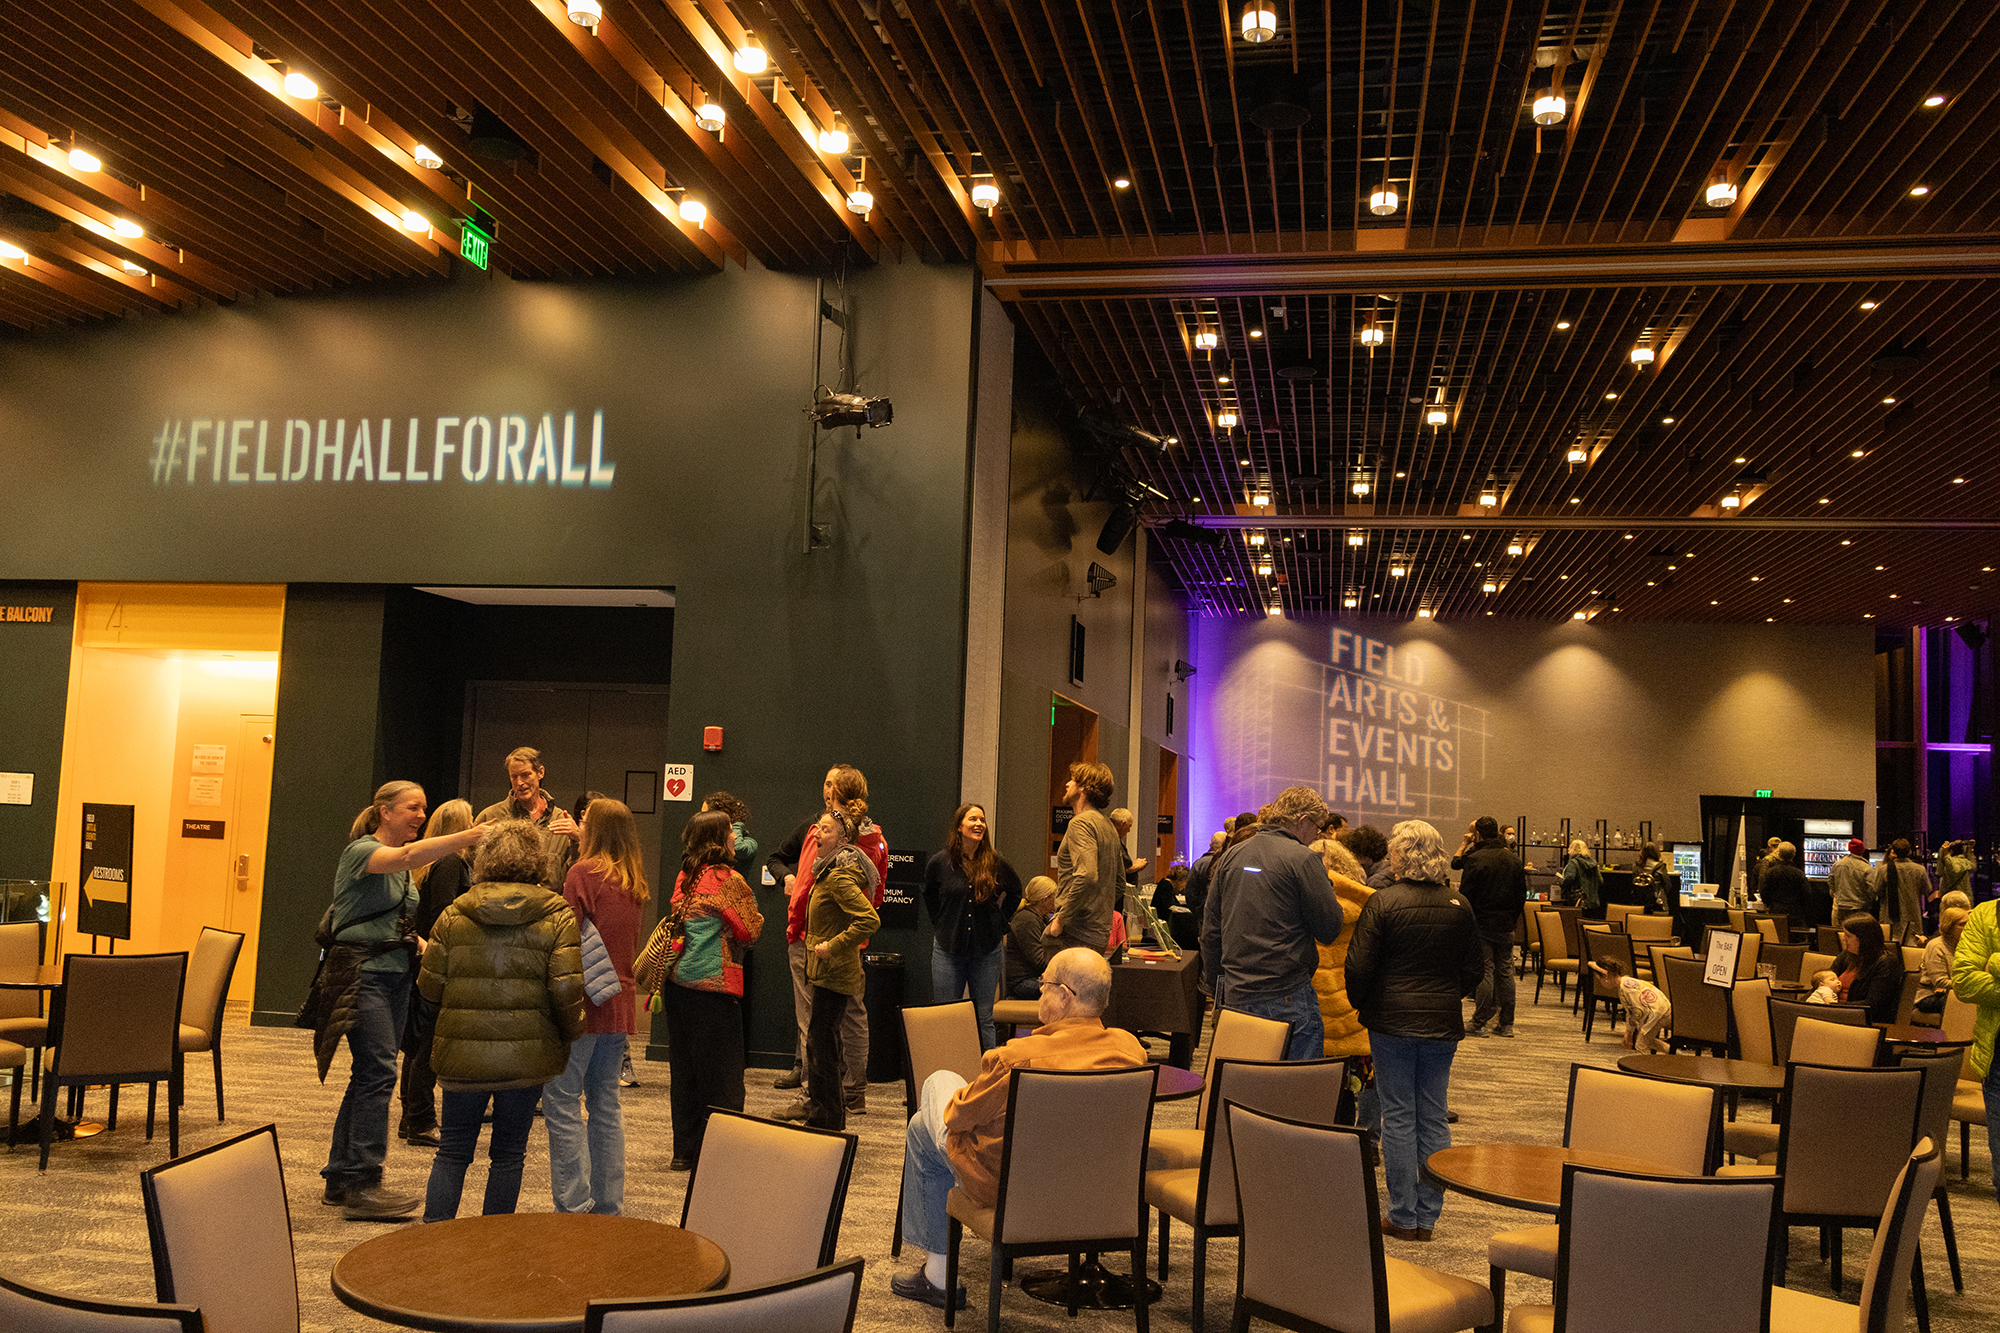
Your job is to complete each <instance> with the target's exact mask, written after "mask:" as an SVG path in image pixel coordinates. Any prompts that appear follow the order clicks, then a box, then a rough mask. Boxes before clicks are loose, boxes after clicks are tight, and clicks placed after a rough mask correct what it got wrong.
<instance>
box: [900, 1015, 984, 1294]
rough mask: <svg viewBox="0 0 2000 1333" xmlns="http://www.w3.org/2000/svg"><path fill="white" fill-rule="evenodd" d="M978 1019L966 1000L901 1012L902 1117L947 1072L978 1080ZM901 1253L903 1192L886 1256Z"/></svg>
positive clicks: (913, 1107)
mask: <svg viewBox="0 0 2000 1333" xmlns="http://www.w3.org/2000/svg"><path fill="white" fill-rule="evenodd" d="M979 1056H980V1051H979V1019H978V1016H977V1014H976V1012H975V1011H974V1009H973V1007H972V1001H970V1000H953V1001H951V1002H949V1003H946V1004H913V1005H910V1006H909V1007H908V1008H906V1009H904V1010H903V1115H904V1117H905V1118H908V1117H909V1116H913V1115H915V1114H916V1113H917V1099H918V1098H919V1097H921V1096H922V1095H923V1090H924V1083H925V1081H926V1080H928V1079H929V1078H930V1076H931V1075H932V1074H935V1073H937V1072H938V1070H940V1069H949V1070H951V1071H952V1072H953V1073H955V1074H957V1075H958V1076H959V1077H960V1078H963V1079H964V1080H965V1081H966V1082H967V1083H970V1082H972V1080H973V1079H975V1078H977V1077H979ZM902 1252H903V1192H902V1190H900V1189H898V1190H897V1191H896V1229H895V1233H894V1235H893V1236H892V1237H891V1239H890V1241H889V1253H890V1255H892V1256H894V1255H899V1254H901V1253H902Z"/></svg>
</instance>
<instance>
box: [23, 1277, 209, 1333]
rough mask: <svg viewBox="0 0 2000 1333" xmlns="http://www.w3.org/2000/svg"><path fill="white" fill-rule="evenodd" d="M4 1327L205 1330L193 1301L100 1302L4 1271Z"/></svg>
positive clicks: (149, 1332) (69, 1331) (157, 1332)
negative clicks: (34, 1284)
mask: <svg viewBox="0 0 2000 1333" xmlns="http://www.w3.org/2000/svg"><path fill="white" fill-rule="evenodd" d="M0 1328H4V1329H9V1330H15V1331H16V1333H203V1329H202V1325H201V1311H200V1310H197V1309H196V1308H195V1307H194V1306H192V1305H155V1304H153V1303H152V1302H151V1301H100V1300H93V1299H91V1298H90V1297H87V1296H69V1295H65V1294H63V1293H62V1292H56V1291H44V1290H42V1289H41V1288H40V1287H31V1286H29V1285H28V1284H27V1283H25V1282H23V1281H21V1280H20V1279H19V1278H15V1277H9V1276H7V1275H6V1274H5V1273H0Z"/></svg>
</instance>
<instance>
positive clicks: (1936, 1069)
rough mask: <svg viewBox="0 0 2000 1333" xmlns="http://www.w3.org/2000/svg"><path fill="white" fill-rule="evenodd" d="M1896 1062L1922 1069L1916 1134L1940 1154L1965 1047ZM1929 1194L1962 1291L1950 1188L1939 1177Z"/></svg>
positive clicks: (1956, 1286)
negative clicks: (1922, 1075) (1935, 1145)
mask: <svg viewBox="0 0 2000 1333" xmlns="http://www.w3.org/2000/svg"><path fill="white" fill-rule="evenodd" d="M1896 1063H1897V1065H1898V1066H1899V1067H1900V1068H1903V1069H1921V1070H1923V1071H1924V1105H1923V1109H1922V1110H1921V1111H1919V1112H1918V1113H1917V1133H1918V1134H1920V1135H1922V1136H1923V1137H1924V1138H1927V1139H1929V1140H1931V1141H1932V1142H1933V1143H1935V1144H1937V1145H1938V1150H1939V1152H1940V1153H1942V1152H1943V1150H1944V1142H1945V1135H1946V1134H1948V1133H1950V1131H1951V1104H1952V1102H1953V1101H1954V1100H1955V1099H1956V1097H1957V1095H1958V1089H1959V1081H1958V1078H1959V1075H1960V1074H1961V1073H1963V1072H1964V1070H1965V1048H1964V1047H1962V1046H1960V1047H1951V1048H1947V1049H1944V1050H1940V1051H1935V1052H1932V1051H1926V1052H1924V1053H1923V1054H1921V1055H1906V1056H1904V1057H1903V1058H1902V1059H1900V1060H1898V1061H1897V1062H1896ZM1933 1194H1934V1196H1935V1197H1936V1199H1937V1210H1938V1230H1940V1231H1942V1232H1943V1233H1944V1255H1945V1262H1946V1263H1947V1264H1949V1265H1950V1267H1951V1289H1952V1290H1953V1291H1964V1290H1965V1274H1964V1273H1963V1272H1961V1271H1960V1269H1959V1266H1958V1232H1957V1229H1956V1228H1954V1227H1953V1226H1952V1222H1951V1191H1949V1190H1947V1189H1946V1188H1945V1186H1944V1181H1943V1178H1942V1176H1940V1178H1939V1180H1938V1185H1937V1188H1936V1190H1934V1191H1933Z"/></svg>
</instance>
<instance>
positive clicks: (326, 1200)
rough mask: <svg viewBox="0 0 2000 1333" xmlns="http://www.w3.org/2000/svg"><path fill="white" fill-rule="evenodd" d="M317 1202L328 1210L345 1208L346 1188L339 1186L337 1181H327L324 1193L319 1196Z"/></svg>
mask: <svg viewBox="0 0 2000 1333" xmlns="http://www.w3.org/2000/svg"><path fill="white" fill-rule="evenodd" d="M319 1201H320V1202H321V1203H323V1204H325V1205H326V1206H327V1207H329V1208H345V1207H346V1206H347V1186H345V1185H342V1184H340V1183H339V1182H338V1181H332V1180H329V1181H327V1182H326V1192H325V1193H324V1194H322V1195H320V1196H319Z"/></svg>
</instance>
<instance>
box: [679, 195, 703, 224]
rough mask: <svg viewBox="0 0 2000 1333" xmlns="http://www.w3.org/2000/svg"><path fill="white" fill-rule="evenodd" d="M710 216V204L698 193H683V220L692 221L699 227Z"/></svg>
mask: <svg viewBox="0 0 2000 1333" xmlns="http://www.w3.org/2000/svg"><path fill="white" fill-rule="evenodd" d="M707 218H708V205H707V204H705V203H703V202H702V198H701V196H700V195H698V194H682V195H681V221H682V222H691V223H693V224H694V225H695V226H697V227H699V226H700V225H701V224H702V223H703V222H704V221H706V220H707Z"/></svg>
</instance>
